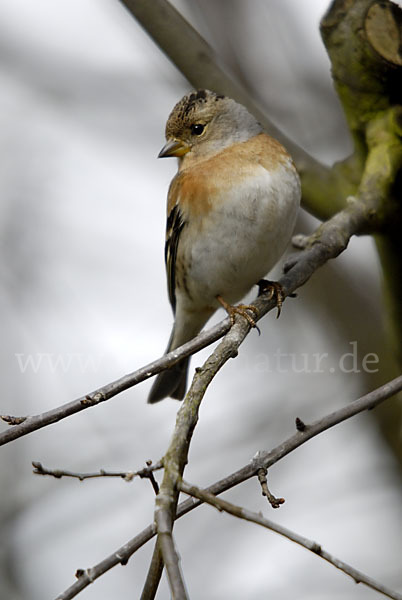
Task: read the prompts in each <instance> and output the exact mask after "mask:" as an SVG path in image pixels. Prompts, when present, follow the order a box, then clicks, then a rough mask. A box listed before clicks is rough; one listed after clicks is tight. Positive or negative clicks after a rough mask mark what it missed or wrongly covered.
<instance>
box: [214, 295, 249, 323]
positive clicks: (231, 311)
mask: <svg viewBox="0 0 402 600" xmlns="http://www.w3.org/2000/svg"><path fill="white" fill-rule="evenodd" d="M216 299H217V300H218V302H219V303H220V304H222V306H223V308H224V309H225V310H226V312H227V313H228V315H229V317H230V321H231V323H232V325H234V323H235V318H236V315H241V316H242V317H244V318H245V319H246V321H247V322H248V323H249V324H250V325H251V327H255V328H256V329H258V327H257V324H256V322H255V321H254V319H253V317H252V316H251V315H250V314H249V312H247V311H251V312H252V313H254V315H255V316H256V317H258V309H257V308H256V307H255V306H253V305H252V304H239V305H238V306H232V305H231V304H228V303H227V302H226V301H225V300H224V299H223V298H222V296H217V297H216Z"/></svg>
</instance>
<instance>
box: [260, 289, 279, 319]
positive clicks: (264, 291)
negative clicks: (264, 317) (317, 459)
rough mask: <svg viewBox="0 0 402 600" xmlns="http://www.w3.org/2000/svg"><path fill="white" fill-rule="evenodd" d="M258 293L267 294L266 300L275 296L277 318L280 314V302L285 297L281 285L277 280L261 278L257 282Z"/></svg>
mask: <svg viewBox="0 0 402 600" xmlns="http://www.w3.org/2000/svg"><path fill="white" fill-rule="evenodd" d="M257 285H258V295H259V296H262V294H268V300H271V298H275V302H276V306H277V309H278V312H277V315H276V318H277V319H279V315H280V314H281V310H282V304H283V301H284V299H285V293H284V291H283V287H282V286H281V284H280V283H278V282H277V281H269V280H268V279H261V280H260V281H259V282H258V283H257Z"/></svg>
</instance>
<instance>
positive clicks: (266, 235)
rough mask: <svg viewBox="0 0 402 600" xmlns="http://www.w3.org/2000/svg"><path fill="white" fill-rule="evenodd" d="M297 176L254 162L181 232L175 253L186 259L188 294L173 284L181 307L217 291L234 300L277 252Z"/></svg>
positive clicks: (290, 223) (286, 232)
mask: <svg viewBox="0 0 402 600" xmlns="http://www.w3.org/2000/svg"><path fill="white" fill-rule="evenodd" d="M299 203H300V182H299V178H298V175H297V173H296V172H295V170H294V169H293V168H290V167H289V166H287V165H286V166H281V167H280V168H278V169H277V170H276V171H274V172H273V173H269V172H268V171H267V170H266V169H264V168H263V167H262V166H260V165H256V173H255V176H254V177H253V178H252V179H248V180H246V181H244V182H243V183H242V184H241V185H240V186H236V187H233V188H232V191H231V194H230V196H228V197H227V198H225V201H224V202H219V203H217V206H216V207H215V208H213V210H212V211H211V212H210V213H209V214H208V216H207V217H205V216H204V217H203V222H202V227H201V225H200V222H197V221H196V222H191V223H188V225H187V226H186V227H185V229H184V230H183V232H182V237H181V239H180V243H179V254H180V255H181V256H182V257H183V259H184V262H185V264H187V265H188V269H189V271H188V274H187V285H188V292H189V296H190V298H188V297H187V298H186V297H184V296H186V295H185V294H184V293H182V292H181V291H180V290H176V293H177V300H178V302H179V303H180V304H181V303H183V307H184V306H185V305H186V304H187V303H188V302H189V303H190V304H191V308H192V309H193V310H194V308H195V305H197V306H199V307H200V308H201V307H206V306H210V307H216V306H217V302H216V300H215V298H216V296H217V295H221V296H222V297H223V298H224V299H225V300H226V301H227V302H229V303H235V302H238V301H239V300H240V299H241V298H242V297H243V296H244V295H245V294H246V293H247V292H248V291H249V290H250V288H251V287H252V286H253V285H254V284H256V283H257V282H258V281H259V280H260V279H262V278H263V277H264V276H265V275H266V274H267V273H268V272H269V271H270V269H272V267H273V266H274V265H275V263H276V262H277V261H278V259H279V258H280V256H281V255H282V254H283V252H284V250H285V248H286V246H287V244H288V242H289V240H290V237H291V235H292V232H293V227H294V224H295V220H296V215H297V210H298V207H299Z"/></svg>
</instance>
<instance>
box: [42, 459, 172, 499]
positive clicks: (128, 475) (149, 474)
mask: <svg viewBox="0 0 402 600" xmlns="http://www.w3.org/2000/svg"><path fill="white" fill-rule="evenodd" d="M148 463H149V464H148ZM32 466H33V467H34V470H33V472H34V474H35V475H50V476H51V477H55V478H56V479H61V478H62V477H73V478H75V479H79V480H80V481H84V480H85V479H95V478H97V477H120V478H121V479H124V480H125V481H132V480H133V479H134V477H140V478H141V479H144V478H147V479H149V480H150V481H151V483H152V487H153V488H154V490H155V493H156V494H157V493H158V484H157V482H156V480H155V478H154V471H157V470H158V469H161V468H162V463H161V462H160V461H159V462H157V463H155V464H154V465H153V464H152V462H151V461H147V466H146V467H144V468H143V469H140V470H139V471H105V470H104V469H100V470H99V471H97V472H95V473H75V472H74V471H65V470H63V469H48V468H46V467H44V466H43V465H42V463H40V462H38V461H33V462H32Z"/></svg>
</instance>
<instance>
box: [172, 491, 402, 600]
mask: <svg viewBox="0 0 402 600" xmlns="http://www.w3.org/2000/svg"><path fill="white" fill-rule="evenodd" d="M180 490H181V491H182V492H184V493H186V494H188V495H189V496H192V497H194V498H197V499H198V500H201V502H206V503H207V504H210V505H211V506H213V507H214V508H216V509H218V510H219V511H224V512H227V513H229V514H231V515H233V516H234V517H238V518H239V519H244V520H245V521H250V522H251V523H256V524H257V525H261V526H262V527H265V528H266V529H270V530H271V531H275V533H278V534H279V535H282V536H283V537H285V538H287V539H288V540H290V541H291V542H295V544H299V546H302V547H303V548H306V549H307V550H310V552H313V553H314V554H317V556H320V557H321V558H323V559H324V560H326V561H327V562H329V563H330V564H331V565H334V567H336V568H337V569H340V570H341V571H343V572H344V573H345V574H346V575H349V576H350V577H352V579H354V581H355V582H356V583H363V584H364V585H366V586H367V587H369V588H371V589H373V590H376V591H377V592H380V593H381V594H384V596H387V597H388V598H393V600H402V594H399V593H398V592H395V591H394V590H391V589H389V588H388V587H386V586H385V585H382V584H381V583H379V582H378V581H376V580H375V579H372V578H371V577H369V576H368V575H365V574H364V573H362V572H361V571H358V570H357V569H355V568H354V567H351V566H350V565H348V564H347V563H345V562H343V561H342V560H340V559H339V558H336V557H335V556H332V554H329V553H328V552H326V550H324V549H323V548H322V546H321V544H317V542H314V541H312V540H309V539H308V538H305V537H303V536H301V535H299V534H298V533H295V532H294V531H291V530H290V529H287V527H283V525H278V524H277V523H274V521H271V520H270V519H266V518H264V517H263V516H262V515H261V514H258V513H255V512H253V511H251V510H248V509H247V508H243V507H241V506H236V505H235V504H232V503H231V502H227V501H226V500H222V499H221V498H217V497H216V496H214V494H211V493H210V492H207V491H206V490H203V489H201V488H199V487H197V486H195V485H190V484H188V483H186V482H184V481H182V482H181V483H180Z"/></svg>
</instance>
